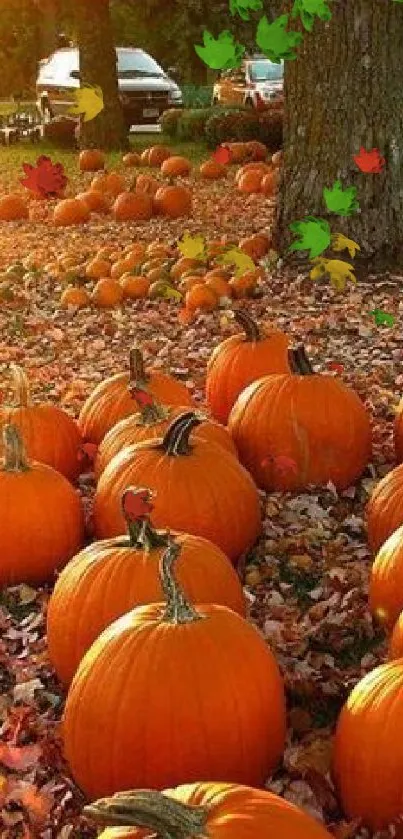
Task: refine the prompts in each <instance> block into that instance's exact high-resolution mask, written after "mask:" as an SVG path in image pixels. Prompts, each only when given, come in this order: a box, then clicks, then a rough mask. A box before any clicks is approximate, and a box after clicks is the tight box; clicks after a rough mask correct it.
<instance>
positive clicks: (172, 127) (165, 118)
mask: <svg viewBox="0 0 403 839" xmlns="http://www.w3.org/2000/svg"><path fill="white" fill-rule="evenodd" d="M182 114H183V109H182V108H169V109H168V110H167V111H164V113H163V114H162V116H161V117H160V124H161V126H162V133H163V134H166V135H167V136H168V137H176V136H177V133H178V122H179V119H180V117H181V116H182Z"/></svg>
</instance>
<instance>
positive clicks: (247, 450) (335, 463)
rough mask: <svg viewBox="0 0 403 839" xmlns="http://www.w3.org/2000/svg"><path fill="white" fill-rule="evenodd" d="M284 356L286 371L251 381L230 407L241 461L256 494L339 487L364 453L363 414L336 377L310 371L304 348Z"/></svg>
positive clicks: (367, 430) (360, 465)
mask: <svg viewBox="0 0 403 839" xmlns="http://www.w3.org/2000/svg"><path fill="white" fill-rule="evenodd" d="M289 356H290V365H291V369H292V372H290V373H283V374H277V375H271V376H265V377H264V378H262V379H259V380H258V381H255V382H253V383H252V384H251V385H249V387H247V388H246V389H245V390H244V391H243V392H242V393H241V394H240V395H239V396H238V399H237V401H236V402H235V404H234V406H233V408H232V411H231V413H230V416H229V419H228V428H229V430H230V433H231V435H232V438H233V440H234V442H235V445H236V447H237V449H238V453H239V457H240V460H241V462H242V463H243V464H244V466H245V467H246V468H247V469H248V470H249V471H250V473H251V475H252V476H253V477H254V479H255V481H256V483H257V484H258V486H260V487H261V488H262V489H263V488H264V489H266V490H274V491H282V492H289V491H292V492H293V491H301V490H306V489H307V488H308V487H309V486H310V485H311V484H312V485H314V486H321V485H324V484H327V483H329V481H332V483H333V484H334V485H335V487H336V488H337V489H346V488H347V487H349V486H351V484H353V483H354V481H356V480H357V479H358V478H359V476H360V475H361V474H362V472H363V471H364V469H365V467H366V466H367V464H368V461H369V459H370V456H371V424H370V419H369V416H368V414H367V412H366V410H365V407H364V405H363V403H362V402H361V400H360V398H359V397H358V396H357V394H356V393H355V392H354V391H353V390H351V389H350V388H348V387H347V386H346V385H345V384H344V383H343V382H342V381H340V379H338V378H334V376H331V375H318V374H315V373H314V371H313V369H312V367H311V364H310V362H309V360H308V358H307V356H306V353H305V350H304V348H303V347H300V348H298V349H296V350H291V351H290V353H289ZM319 407H320V410H319Z"/></svg>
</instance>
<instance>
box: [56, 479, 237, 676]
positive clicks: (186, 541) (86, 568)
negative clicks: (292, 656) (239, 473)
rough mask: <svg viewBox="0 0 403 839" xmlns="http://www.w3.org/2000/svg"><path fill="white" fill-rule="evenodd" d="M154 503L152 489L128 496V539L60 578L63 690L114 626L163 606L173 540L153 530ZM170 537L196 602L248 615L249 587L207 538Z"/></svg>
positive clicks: (80, 558)
mask: <svg viewBox="0 0 403 839" xmlns="http://www.w3.org/2000/svg"><path fill="white" fill-rule="evenodd" d="M149 498H150V494H149V493H148V492H147V490H137V491H134V490H132V489H128V490H126V492H125V493H124V494H123V499H122V508H123V512H124V515H125V518H126V523H127V530H128V536H119V537H118V538H117V539H108V540H106V541H104V542H94V543H93V544H92V545H89V547H87V548H85V549H84V550H83V551H81V553H79V554H78V555H77V556H76V557H74V559H72V560H71V562H69V563H68V565H67V566H66V568H65V569H64V571H63V572H62V573H61V575H60V576H59V578H58V580H57V583H56V586H55V588H54V591H53V594H52V596H51V598H50V601H49V606H48V612H47V643H48V650H49V657H50V660H51V662H52V664H53V667H54V668H55V670H56V673H57V675H58V677H59V679H61V681H62V682H64V684H68V683H69V682H70V681H71V679H72V678H73V676H74V673H75V672H76V670H77V667H78V665H79V663H80V661H81V659H82V658H83V656H84V654H85V653H86V652H87V650H88V649H89V648H90V646H91V644H93V642H94V641H95V639H96V638H98V636H99V635H100V634H101V632H102V631H103V630H104V629H106V627H107V626H110V624H111V623H113V621H114V620H116V619H117V618H119V617H120V616H121V615H124V614H126V612H129V611H130V609H134V608H135V607H136V606H141V605H145V604H147V603H158V602H160V601H161V600H163V596H164V595H163V592H162V588H161V583H160V579H159V562H160V559H161V556H162V553H163V551H164V549H165V548H166V547H167V545H168V542H169V538H168V533H167V532H166V531H162V530H158V531H157V530H155V529H154V528H153V526H152V524H151V522H150V520H149V517H148V514H149V512H150V511H151V510H152V505H151V504H150V503H149ZM129 508H130V509H133V508H135V510H136V512H135V514H132V513H130V512H129ZM170 538H171V539H172V538H173V539H174V541H175V543H176V544H177V545H178V546H179V548H180V555H179V557H178V562H177V573H178V580H179V582H180V585H181V586H182V587H183V590H184V593H185V595H186V597H188V598H189V599H190V601H191V603H219V604H221V605H223V606H227V607H228V608H229V609H233V611H234V612H238V614H240V615H245V612H246V605H245V598H244V594H243V589H242V585H241V583H240V580H239V577H238V575H237V573H236V571H235V570H234V568H233V567H232V565H231V563H230V562H229V560H228V558H227V557H226V556H225V554H224V553H223V552H222V551H221V550H220V549H219V548H217V546H216V545H213V544H212V542H208V541H207V539H202V538H201V537H200V536H190V535H188V534H185V533H176V534H175V535H173V534H172V533H171V535H170ZM106 582H107V584H106ZM84 614H85V621H82V620H80V616H81V615H84Z"/></svg>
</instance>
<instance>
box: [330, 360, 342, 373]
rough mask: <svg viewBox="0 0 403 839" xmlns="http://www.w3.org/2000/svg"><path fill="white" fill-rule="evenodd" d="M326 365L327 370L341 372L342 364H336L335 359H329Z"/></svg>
mask: <svg viewBox="0 0 403 839" xmlns="http://www.w3.org/2000/svg"><path fill="white" fill-rule="evenodd" d="M327 367H328V370H334V371H335V372H336V373H342V372H343V370H344V367H343V365H342V364H337V361H329V363H328V365H327Z"/></svg>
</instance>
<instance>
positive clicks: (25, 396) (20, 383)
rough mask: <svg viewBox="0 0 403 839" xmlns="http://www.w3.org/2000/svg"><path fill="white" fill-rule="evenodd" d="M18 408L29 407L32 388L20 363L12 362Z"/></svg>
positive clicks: (11, 367) (11, 371)
mask: <svg viewBox="0 0 403 839" xmlns="http://www.w3.org/2000/svg"><path fill="white" fill-rule="evenodd" d="M10 373H11V376H12V380H13V390H14V399H15V407H16V408H28V407H29V405H30V404H31V390H30V386H29V381H28V377H27V375H26V373H25V371H24V370H23V369H22V367H20V366H19V365H18V364H10Z"/></svg>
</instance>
